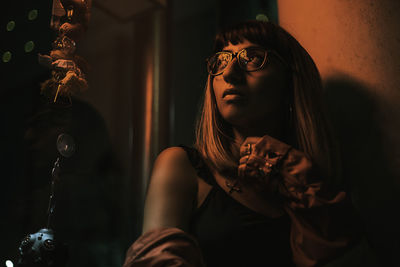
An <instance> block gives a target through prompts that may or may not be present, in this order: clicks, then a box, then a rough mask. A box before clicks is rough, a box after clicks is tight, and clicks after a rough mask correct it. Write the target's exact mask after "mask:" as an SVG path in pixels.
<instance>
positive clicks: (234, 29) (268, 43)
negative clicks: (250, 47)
mask: <svg viewBox="0 0 400 267" xmlns="http://www.w3.org/2000/svg"><path fill="white" fill-rule="evenodd" d="M263 24H265V25H263ZM272 27H273V25H272V24H271V23H261V22H260V21H256V20H254V21H247V22H244V23H239V24H236V25H233V26H231V27H228V28H225V29H224V30H222V31H221V32H220V33H218V34H217V36H216V38H215V43H214V52H218V51H221V50H222V49H223V48H224V47H225V46H227V45H228V44H229V43H232V44H234V45H236V44H238V43H241V42H243V41H244V40H248V41H250V42H252V43H254V44H257V45H260V46H262V47H265V48H275V45H274V44H273V42H272V40H274V38H273V32H274V31H273V29H271V28H272Z"/></svg>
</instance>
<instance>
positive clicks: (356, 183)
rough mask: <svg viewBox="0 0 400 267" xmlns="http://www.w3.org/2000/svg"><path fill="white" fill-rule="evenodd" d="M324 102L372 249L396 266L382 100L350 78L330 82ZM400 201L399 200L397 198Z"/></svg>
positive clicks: (393, 203) (395, 228)
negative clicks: (379, 100) (382, 121)
mask: <svg viewBox="0 0 400 267" xmlns="http://www.w3.org/2000/svg"><path fill="white" fill-rule="evenodd" d="M324 87H325V98H326V102H327V105H328V111H329V114H330V117H331V120H332V124H333V127H334V129H335V133H336V136H337V138H338V139H339V143H340V146H341V156H342V161H343V178H344V179H345V181H346V185H347V187H348V189H349V190H350V191H351V192H352V197H353V202H354V205H355V206H356V208H357V210H358V211H359V213H360V215H361V217H362V219H363V222H364V226H365V230H366V233H367V239H368V241H369V243H370V246H371V247H372V248H373V249H374V250H375V251H376V253H377V254H378V257H379V260H378V261H379V262H386V263H387V264H389V265H385V266H393V265H390V264H393V263H394V262H395V261H394V259H395V254H396V253H397V251H399V245H398V241H397V240H398V238H397V236H396V234H395V233H398V223H397V222H396V221H395V216H394V214H395V211H396V210H398V209H397V208H396V207H398V205H396V203H398V199H395V198H396V194H395V190H396V189H395V181H394V174H393V172H392V171H391V170H390V168H389V166H388V164H387V162H388V159H387V158H386V156H385V155H386V154H387V153H384V147H383V135H382V127H381V125H380V123H379V120H378V115H379V109H378V105H377V103H378V101H377V100H378V99H377V96H376V95H371V94H369V93H368V92H372V91H373V90H370V89H368V88H367V86H366V85H364V84H362V83H361V82H359V81H357V80H355V79H354V78H352V77H349V76H347V75H345V74H340V75H336V76H333V77H330V78H327V79H326V80H325V84H324ZM397 198H398V197H397Z"/></svg>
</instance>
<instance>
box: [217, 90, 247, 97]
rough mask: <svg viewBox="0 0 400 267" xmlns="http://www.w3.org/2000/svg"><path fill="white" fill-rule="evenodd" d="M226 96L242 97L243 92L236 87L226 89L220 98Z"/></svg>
mask: <svg viewBox="0 0 400 267" xmlns="http://www.w3.org/2000/svg"><path fill="white" fill-rule="evenodd" d="M226 97H230V98H231V97H244V94H243V93H242V92H241V91H240V90H237V89H226V90H225V91H224V93H223V94H222V98H226Z"/></svg>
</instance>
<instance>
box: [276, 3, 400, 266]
mask: <svg viewBox="0 0 400 267" xmlns="http://www.w3.org/2000/svg"><path fill="white" fill-rule="evenodd" d="M278 11H279V20H280V24H281V25H282V26H283V27H284V28H286V29H287V30H288V31H289V32H290V33H292V34H293V35H294V36H295V37H296V39H297V40H299V42H300V43H301V44H302V45H303V46H304V47H305V48H306V50H307V51H308V52H309V53H310V54H311V56H312V57H313V58H314V60H315V62H316V64H317V66H318V68H319V69H320V72H321V75H322V78H323V81H324V84H325V95H326V100H327V103H328V109H329V111H330V114H331V117H332V121H333V124H334V128H335V131H336V134H337V136H338V138H339V140H340V142H341V145H342V154H343V158H344V170H345V175H346V179H347V181H348V182H349V185H350V186H351V188H352V189H353V196H354V200H355V202H356V205H357V207H358V209H359V211H360V213H361V215H362V216H363V218H364V221H365V224H366V228H367V231H368V233H369V237H370V238H371V240H372V244H373V245H375V246H376V247H377V248H376V250H377V251H378V252H379V253H380V255H382V258H381V259H380V260H384V259H386V260H388V261H390V257H394V252H395V247H397V248H398V243H397V241H395V239H396V238H398V234H399V230H398V229H396V228H398V227H396V222H395V220H394V218H395V216H394V214H393V211H394V208H395V207H396V203H399V201H398V200H399V197H398V192H399V184H400V182H399V177H400V175H399V174H400V171H399V167H398V166H399V165H400V164H399V163H400V155H399V153H400V149H399V148H400V140H399V139H398V136H399V135H400V127H399V126H400V122H399V115H400V111H399V100H400V93H399V87H400V77H399V71H400V31H399V30H398V27H399V26H400V17H399V16H398V12H399V11H400V2H399V1H394V0H393V1H391V0H384V1H374V0H326V1H317V0H301V1H289V0H280V1H278ZM395 236H396V237H395Z"/></svg>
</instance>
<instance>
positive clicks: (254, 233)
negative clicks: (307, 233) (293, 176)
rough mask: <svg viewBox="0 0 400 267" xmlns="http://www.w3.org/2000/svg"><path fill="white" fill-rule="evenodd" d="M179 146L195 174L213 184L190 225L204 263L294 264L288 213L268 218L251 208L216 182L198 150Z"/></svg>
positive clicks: (234, 266)
mask: <svg viewBox="0 0 400 267" xmlns="http://www.w3.org/2000/svg"><path fill="white" fill-rule="evenodd" d="M181 147H182V148H183V149H185V151H186V152H187V154H188V157H189V160H190V162H191V163H192V165H193V167H194V168H195V169H196V171H197V175H198V176H199V177H200V178H201V179H203V180H204V181H205V182H206V183H208V184H210V185H211V186H212V189H211V191H210V192H209V194H208V195H207V197H206V199H205V200H204V202H203V203H202V204H201V206H200V207H199V208H198V209H197V210H196V212H195V214H194V215H193V216H192V218H191V222H190V228H189V232H190V233H191V234H192V235H194V236H195V237H196V238H197V240H198V242H199V245H200V248H201V249H202V253H203V257H204V260H205V262H206V264H207V266H208V267H214V266H215V267H216V266H218V267H221V266H229V267H238V266H243V267H244V266H246V267H247V266H249V267H250V266H251V267H257V266H274V267H276V266H295V265H294V263H293V260H292V251H291V248H290V241H289V236H290V219H289V216H288V215H287V214H285V215H283V216H281V217H279V218H269V217H266V216H264V215H262V214H259V213H257V212H254V211H252V210H250V209H249V208H247V207H246V206H244V205H243V204H241V203H240V202H238V201H237V200H235V199H233V198H232V197H231V196H230V195H229V194H228V193H226V192H225V191H224V190H223V189H222V188H221V187H220V186H219V185H218V183H217V182H216V181H215V178H214V176H213V175H212V173H211V172H210V170H209V169H208V167H207V165H206V164H205V163H204V161H203V159H202V158H201V156H200V153H199V152H198V151H197V150H195V149H193V148H189V147H185V146H181Z"/></svg>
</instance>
